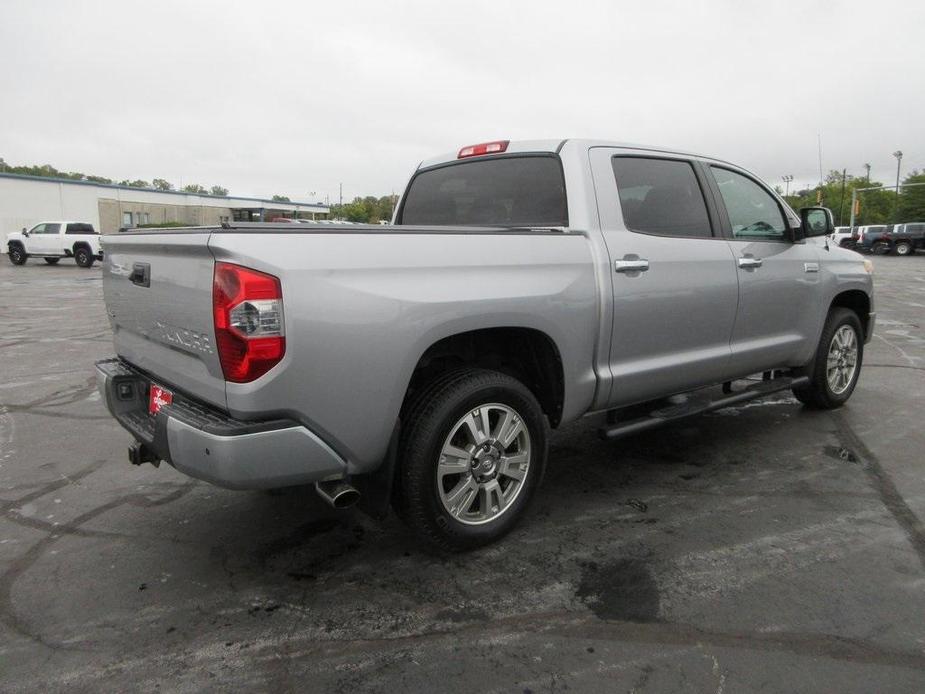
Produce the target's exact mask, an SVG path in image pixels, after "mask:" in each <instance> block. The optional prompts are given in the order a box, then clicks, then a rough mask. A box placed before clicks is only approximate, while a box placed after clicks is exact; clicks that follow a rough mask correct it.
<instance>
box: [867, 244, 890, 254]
mask: <svg viewBox="0 0 925 694" xmlns="http://www.w3.org/2000/svg"><path fill="white" fill-rule="evenodd" d="M870 252H871V253H873V254H874V255H886V254H887V253H889V252H890V244H888V243H886V242H885V241H877V242H876V243H875V244H874V245H873V246H871V247H870Z"/></svg>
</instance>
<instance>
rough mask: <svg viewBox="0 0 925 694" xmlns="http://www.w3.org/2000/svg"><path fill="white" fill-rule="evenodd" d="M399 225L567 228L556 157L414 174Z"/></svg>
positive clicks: (460, 165) (485, 161) (504, 159)
mask: <svg viewBox="0 0 925 694" xmlns="http://www.w3.org/2000/svg"><path fill="white" fill-rule="evenodd" d="M397 223H398V224H421V225H442V226H500V227H564V226H568V207H567V205H566V200H565V181H564V180H563V177H562V167H561V165H560V164H559V159H558V157H555V156H513V157H498V158H487V159H480V160H473V161H462V162H459V163H454V164H450V165H448V166H440V167H437V168H433V169H427V170H424V171H421V172H420V173H418V174H417V175H416V176H415V177H414V178H413V179H412V181H411V183H410V185H409V186H408V192H407V194H406V195H405V200H404V202H403V203H402V209H401V215H400V217H399V219H398V220H397Z"/></svg>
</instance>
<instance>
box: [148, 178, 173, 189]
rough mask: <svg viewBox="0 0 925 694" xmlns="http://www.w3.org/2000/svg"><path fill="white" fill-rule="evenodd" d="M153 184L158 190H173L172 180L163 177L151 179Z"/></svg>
mask: <svg viewBox="0 0 925 694" xmlns="http://www.w3.org/2000/svg"><path fill="white" fill-rule="evenodd" d="M151 185H153V186H154V187H155V188H157V189H158V190H173V185H171V183H170V181H166V180H164V179H163V178H155V179H154V180H153V181H151Z"/></svg>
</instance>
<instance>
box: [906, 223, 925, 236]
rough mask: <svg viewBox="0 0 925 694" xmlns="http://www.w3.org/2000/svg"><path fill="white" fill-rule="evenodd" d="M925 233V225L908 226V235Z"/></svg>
mask: <svg viewBox="0 0 925 694" xmlns="http://www.w3.org/2000/svg"><path fill="white" fill-rule="evenodd" d="M923 231H925V224H907V225H906V233H907V234H921V233H922V232H923Z"/></svg>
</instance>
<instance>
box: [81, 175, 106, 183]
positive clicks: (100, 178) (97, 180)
mask: <svg viewBox="0 0 925 694" xmlns="http://www.w3.org/2000/svg"><path fill="white" fill-rule="evenodd" d="M86 178H87V180H88V181H90V182H92V183H112V179H111V178H106V177H105V176H87V177H86Z"/></svg>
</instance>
